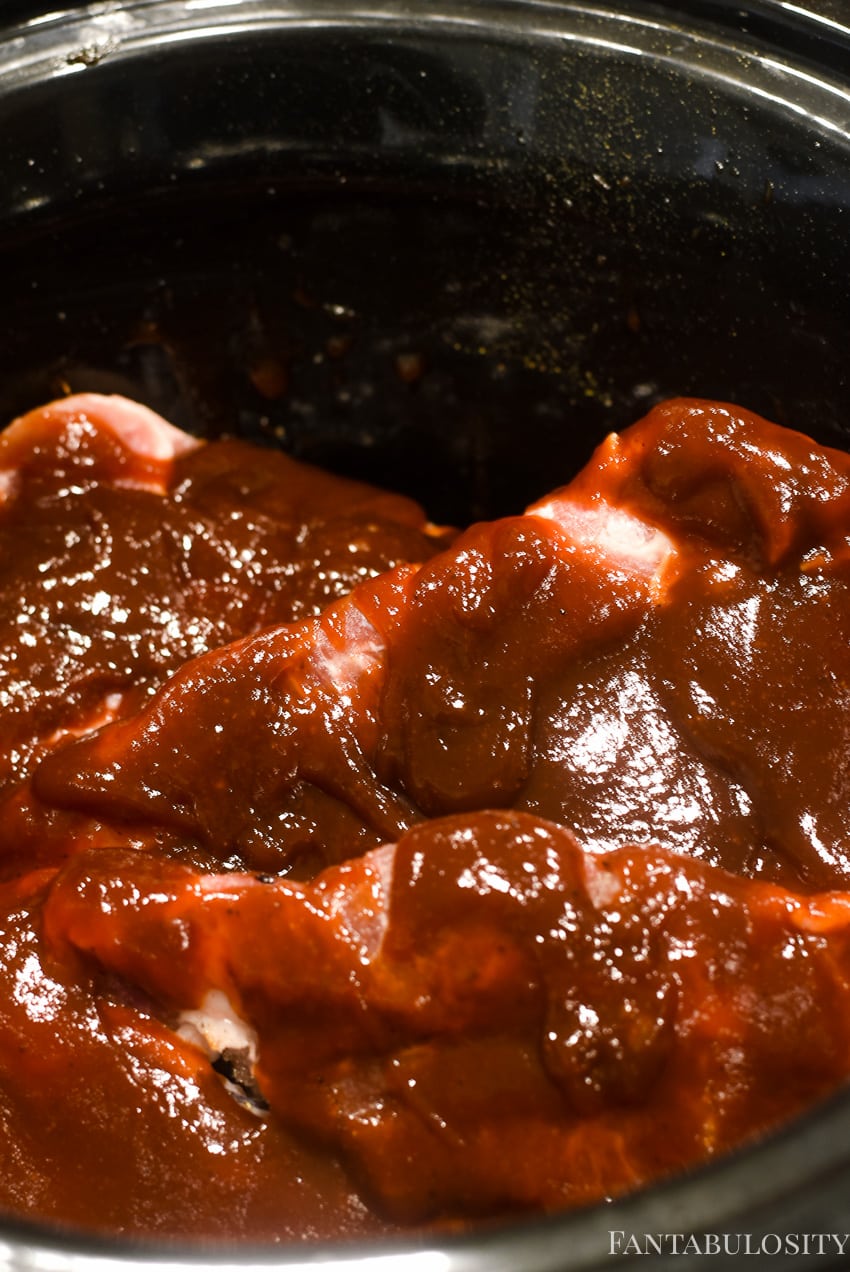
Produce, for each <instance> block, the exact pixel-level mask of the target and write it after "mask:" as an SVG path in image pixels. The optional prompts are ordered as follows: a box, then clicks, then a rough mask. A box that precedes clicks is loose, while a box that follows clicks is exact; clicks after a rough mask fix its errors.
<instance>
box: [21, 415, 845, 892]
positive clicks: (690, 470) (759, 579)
mask: <svg viewBox="0 0 850 1272" xmlns="http://www.w3.org/2000/svg"><path fill="white" fill-rule="evenodd" d="M848 513H850V459H848V457H847V456H845V455H843V454H839V453H838V452H835V451H827V450H823V449H821V448H819V447H817V446H815V444H814V443H812V442H810V441H809V440H808V439H806V438H803V437H802V436H801V435H799V434H796V433H791V432H789V431H788V430H784V429H780V428H778V427H776V426H774V425H771V424H768V423H767V422H766V421H764V420H761V419H759V418H758V417H756V416H753V415H751V414H749V413H747V412H745V411H741V410H738V409H733V408H731V407H725V406H718V405H716V404H706V403H699V402H693V401H689V400H683V401H679V402H676V403H668V404H665V405H663V406H661V407H659V408H657V409H656V410H655V411H654V412H652V413H651V414H650V415H649V416H648V417H647V418H646V419H645V420H644V421H642V422H641V423H640V424H638V425H635V426H634V428H632V429H631V430H629V431H628V432H626V433H625V434H623V436H622V437H612V438H610V439H609V440H608V441H607V442H606V443H605V444H603V446H602V447H601V448H600V450H599V452H598V453H597V455H596V456H595V458H594V459H593V460H592V461H591V463H590V465H589V466H588V468H587V469H586V470H585V472H584V473H582V474H580V475H579V476H578V477H577V478H576V479H575V480H574V481H573V482H572V483H571V484H570V485H568V486H566V487H565V488H563V489H562V490H560V491H557V492H556V493H555V494H554V495H552V496H550V497H549V498H547V499H546V500H544V501H542V502H540V503H538V504H536V505H534V506H533V507H532V508H530V509H529V511H528V512H527V513H526V514H525V515H524V516H521V517H513V518H506V519H504V520H502V521H497V522H492V523H489V524H486V525H480V526H475V527H473V528H472V529H470V530H469V531H467V532H466V533H465V534H463V535H461V536H460V537H459V538H458V539H457V540H455V542H454V543H453V544H452V545H451V547H450V548H448V549H447V550H446V551H444V552H442V553H440V554H439V555H437V556H435V557H433V558H432V559H431V560H429V561H427V562H425V563H424V564H422V565H421V566H419V567H418V568H416V567H412V566H411V567H408V568H405V569H399V570H397V571H395V573H389V574H387V575H385V576H383V577H382V578H380V579H378V580H376V581H370V582H367V583H365V584H364V585H362V586H360V587H358V588H356V589H355V590H354V591H353V592H352V593H351V595H350V596H349V598H348V599H346V600H343V601H341V602H339V603H337V604H336V605H335V606H334V607H332V608H331V609H330V610H329V611H328V612H327V613H326V614H324V615H323V616H322V617H321V618H319V619H317V620H316V621H314V622H312V623H306V624H304V625H302V626H300V627H297V628H294V627H286V628H280V629H278V630H272V631H266V632H263V633H261V634H260V635H259V636H257V637H254V638H251V639H249V640H248V641H246V642H244V643H243V644H241V645H237V646H233V647H231V648H230V649H227V650H223V651H221V652H219V653H213V654H211V655H208V656H207V657H205V658H201V659H199V660H198V661H197V662H195V663H193V664H189V665H187V666H186V667H184V668H183V669H182V670H181V671H180V673H179V674H178V675H177V676H176V677H175V678H174V680H173V681H171V682H170V683H169V684H168V685H166V686H165V688H164V689H163V691H162V692H161V694H160V696H159V697H158V698H157V699H156V700H155V701H154V702H152V703H151V704H150V705H149V706H146V707H145V708H144V709H143V710H142V711H141V712H140V713H139V714H138V715H137V716H135V717H134V718H133V719H132V720H130V721H128V722H127V723H126V724H120V725H115V726H109V727H107V728H105V729H103V730H102V731H101V732H100V733H99V734H98V735H96V736H95V737H93V738H91V739H89V740H83V741H82V742H80V743H77V744H73V745H69V746H67V747H65V748H63V749H62V751H61V752H57V753H55V754H54V755H53V756H51V757H49V758H48V759H47V760H46V761H45V762H44V764H43V765H42V766H41V768H40V769H39V772H38V774H37V776H36V779H35V781H36V789H37V791H38V793H39V795H40V797H41V798H42V799H43V800H45V801H46V802H47V803H48V804H53V805H57V806H61V807H66V808H71V809H75V810H77V811H78V812H80V813H83V814H86V815H90V816H93V817H95V818H97V819H99V820H115V819H118V820H120V821H123V822H126V823H138V824H141V823H147V824H148V825H149V826H151V827H154V828H159V829H160V830H166V831H169V833H170V832H171V831H176V832H179V835H180V836H181V837H182V839H183V840H184V841H186V840H190V841H192V842H195V843H197V844H199V845H202V846H203V848H204V850H205V851H207V852H210V853H212V854H214V855H216V856H217V857H218V859H219V860H220V861H227V862H231V863H232V864H239V863H240V862H241V863H244V864H246V865H248V866H253V867H256V868H260V869H272V868H274V869H290V868H292V867H293V863H294V864H295V868H296V869H297V870H298V872H299V873H300V875H301V876H302V877H307V876H309V874H310V873H311V871H312V872H315V870H317V869H319V868H321V866H322V865H323V864H327V863H328V862H331V861H335V860H340V859H343V858H346V857H349V856H352V855H354V854H355V853H357V852H360V851H362V850H363V849H364V848H366V847H368V846H370V845H375V844H377V843H379V842H381V841H382V840H386V839H393V838H395V837H396V836H397V835H398V834H399V833H400V832H401V831H402V830H403V829H404V828H405V827H407V826H409V825H411V824H412V823H413V822H414V821H415V820H417V819H421V818H422V817H426V816H427V817H434V816H441V815H445V814H447V813H451V812H456V811H463V810H470V809H475V808H485V807H490V808H492V807H514V808H517V809H526V810H528V811H531V812H535V813H537V814H539V815H541V816H543V817H545V818H547V819H549V820H552V821H556V822H559V823H560V824H563V825H566V826H569V827H571V828H573V829H574V830H575V831H576V833H577V834H579V836H580V837H581V838H582V839H584V840H586V841H588V842H593V843H594V844H596V845H598V846H600V847H615V846H617V845H618V844H622V843H646V844H650V843H656V842H660V843H662V844H664V845H665V846H667V847H669V848H671V849H672V850H674V851H677V852H680V853H683V854H687V855H689V856H692V857H696V858H701V859H705V860H708V861H711V862H713V863H715V864H718V865H721V866H723V867H724V868H727V869H730V870H733V871H736V872H740V873H744V874H748V875H760V876H764V877H766V878H770V879H773V880H775V881H784V882H785V883H787V884H788V885H789V886H791V885H793V886H794V887H795V888H804V889H805V888H809V889H819V888H826V887H830V886H838V885H843V884H846V883H848V882H850V814H848V811H847V810H848V807H850V805H848V800H847V789H848V785H850V767H848V765H850V761H848V755H850V747H848V741H849V740H850V738H849V737H848V730H849V729H850V699H848V691H847V688H846V686H847V685H848V684H850V641H848V637H850V588H848V586H847V583H848V573H849V572H850V556H848V551H847V542H848V540H847V534H846V526H847V523H848ZM329 650H331V651H332V653H331V655H330V656H329V653H328V651H329ZM237 708H238V710H237ZM210 775H213V776H212V778H211V777H210ZM235 792H238V796H237V797H234V793H235Z"/></svg>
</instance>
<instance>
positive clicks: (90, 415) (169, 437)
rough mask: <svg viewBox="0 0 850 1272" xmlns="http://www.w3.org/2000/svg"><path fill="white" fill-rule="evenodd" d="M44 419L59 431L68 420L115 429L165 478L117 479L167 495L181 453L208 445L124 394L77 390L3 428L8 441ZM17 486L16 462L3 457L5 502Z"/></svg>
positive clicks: (0, 474)
mask: <svg viewBox="0 0 850 1272" xmlns="http://www.w3.org/2000/svg"><path fill="white" fill-rule="evenodd" d="M45 420H49V421H50V422H51V423H53V424H55V427H56V432H57V433H61V432H63V431H64V430H65V429H66V428H67V427H68V426H69V425H73V424H92V425H94V426H95V427H96V428H101V429H104V430H107V431H108V432H110V433H112V435H113V437H115V438H116V439H117V440H118V442H120V444H121V445H122V446H123V447H124V448H125V449H126V450H127V451H129V452H130V453H131V454H132V455H135V456H136V457H137V458H139V459H141V460H145V461H147V462H148V463H155V464H161V465H162V466H163V469H164V472H163V475H162V477H156V476H154V475H153V474H144V475H143V474H138V475H136V476H134V477H132V478H127V479H126V480H125V481H119V482H117V483H116V484H118V485H126V486H129V487H132V488H134V489H141V490H150V491H152V492H153V493H155V494H164V493H165V491H166V489H167V469H168V466H169V465H170V464H171V463H173V461H174V460H175V459H178V458H179V457H180V456H181V455H187V454H190V453H191V452H192V451H194V450H197V449H198V448H199V447H200V446H203V445H204V442H203V441H202V440H201V439H200V438H197V437H193V436H192V435H191V434H190V433H186V432H184V431H183V429H180V428H177V427H176V426H175V425H174V424H169V422H168V421H167V420H165V419H163V418H162V416H161V415H157V413H156V411H152V410H151V409H150V407H147V406H143V405H142V404H141V403H139V402H132V401H131V400H130V399H129V398H125V397H122V396H121V395H120V394H104V393H76V394H73V395H72V396H71V397H67V398H61V399H59V400H57V401H56V402H51V403H49V404H48V405H47V406H45V407H41V408H38V409H36V410H34V411H31V412H29V413H28V414H27V415H22V416H19V417H18V418H17V419H16V420H13V421H12V422H11V423H10V424H9V425H8V426H7V428H6V429H4V430H3V433H2V437H3V440H4V442H5V443H6V445H7V446H8V445H11V446H12V447H14V446H15V444H16V443H18V442H20V441H25V440H26V436H27V433H28V432H29V431H30V429H35V428H37V427H38V426H39V425H43V424H44V421H45ZM18 485H19V473H18V468H17V465H14V464H12V465H9V464H6V465H4V464H3V462H2V459H1V458H0V504H3V503H7V502H9V501H10V500H12V499H13V498H14V497H15V495H16V493H17V490H18Z"/></svg>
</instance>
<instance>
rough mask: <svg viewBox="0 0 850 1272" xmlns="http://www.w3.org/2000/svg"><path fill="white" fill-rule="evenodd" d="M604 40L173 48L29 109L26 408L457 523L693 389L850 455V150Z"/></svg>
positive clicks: (247, 41) (100, 65) (20, 124)
mask: <svg viewBox="0 0 850 1272" xmlns="http://www.w3.org/2000/svg"><path fill="white" fill-rule="evenodd" d="M635 33H636V34H637V35H638V36H640V37H641V38H643V39H644V40H646V39H647V32H646V31H643V32H641V31H640V29H639V28H638V27H637V26H636V27H635V31H634V32H632V36H633V37H634V35H635ZM579 34H581V31H579ZM591 34H592V33H591V32H589V33H588V40H587V43H586V44H584V46H582V44H581V43H580V42H579V43H578V44H577V45H576V47H575V48H572V47H569V46H567V47H568V52H567V53H565V46H563V45H560V44H559V43H558V41H557V40H554V39H552V40H546V39H543V38H540V37H539V36H538V37H536V38H535V36H534V35H533V34H532V33H530V32H528V31H526V32H523V31H522V29H521V27H520V26H519V25H517V26H514V27H509V28H507V29H505V30H503V31H501V32H499V33H497V34H494V33H493V32H492V31H488V30H487V29H486V26H485V27H482V30H481V32H478V33H475V34H473V35H470V34H469V33H468V31H465V30H461V31H457V30H451V29H448V30H444V31H439V30H437V29H436V28H428V27H427V26H423V28H422V30H421V31H420V32H416V31H414V32H413V33H410V32H409V31H407V32H403V33H399V32H398V31H391V32H389V33H384V35H383V36H382V37H380V38H379V37H378V36H376V34H375V33H374V31H370V30H368V29H367V28H361V29H358V28H357V27H356V26H355V27H354V28H353V29H350V30H345V31H343V30H338V29H334V27H333V26H329V27H327V28H325V29H322V28H321V27H320V28H318V29H310V28H308V29H286V28H281V29H279V30H278V31H277V32H270V31H263V32H261V33H257V32H255V33H248V34H242V35H239V34H228V36H227V38H224V39H213V38H204V39H201V38H200V37H199V38H197V39H196V40H194V41H187V42H185V43H180V42H178V43H174V44H167V43H161V44H160V43H158V42H157V35H156V31H155V30H154V31H152V32H151V34H150V37H149V41H148V42H147V43H145V44H141V45H140V47H139V48H138V49H136V50H135V51H134V56H133V57H132V58H122V57H121V56H119V55H118V54H110V52H109V46H108V42H107V44H105V45H104V48H105V50H106V52H105V55H104V56H103V58H102V60H98V58H99V56H100V55H99V54H96V53H95V52H92V51H91V50H88V52H87V56H88V57H89V61H90V62H91V63H92V64H91V65H89V64H86V65H82V64H80V63H76V64H73V65H74V69H75V71H77V72H78V73H75V74H71V75H68V74H63V75H62V76H60V77H57V76H55V75H54V76H47V77H45V78H43V79H41V80H40V82H34V83H32V84H30V85H28V86H27V90H26V91H25V92H21V91H18V92H15V93H11V94H8V95H7V96H6V97H5V98H3V99H2V102H0V118H2V127H3V133H4V136H5V137H6V138H7V142H8V144H9V153H8V155H7V160H6V164H7V170H8V171H9V173H10V175H11V178H12V180H11V181H10V182H8V183H7V185H6V195H5V206H4V207H2V208H0V216H2V220H1V221H0V224H2V242H0V251H2V271H3V280H4V288H3V294H4V307H5V314H6V334H5V339H4V341H3V347H2V350H0V410H1V411H2V415H3V417H4V418H7V419H8V418H11V417H12V416H13V415H14V414H16V413H18V412H20V411H21V410H23V409H24V408H26V407H29V406H32V405H34V404H35V403H37V402H39V401H43V400H45V399H47V398H49V397H51V396H55V395H56V394H57V393H61V392H63V391H66V390H67V389H68V388H71V389H74V390H76V389H82V388H98V389H111V388H116V389H121V390H123V391H125V392H128V393H130V394H133V395H136V396H139V397H141V398H142V399H143V400H144V401H146V402H148V403H149V404H151V405H152V406H154V407H156V408H157V409H159V410H160V411H162V412H163V413H164V414H165V415H166V416H167V417H169V418H171V419H173V420H174V421H175V422H177V423H179V424H181V425H183V426H185V427H189V428H191V429H194V430H197V431H201V432H204V433H207V434H208V435H218V434H220V433H222V432H230V433H238V434H242V435H246V436H250V437H252V438H257V437H259V438H265V439H267V440H268V441H269V442H270V443H271V444H273V445H279V444H283V445H284V446H285V447H287V448H289V449H291V450H292V451H293V452H294V453H295V454H297V455H299V456H302V457H305V458H309V459H311V460H314V461H316V462H319V463H322V464H326V465H328V466H330V467H332V468H334V469H337V470H340V471H346V472H351V473H356V474H358V475H366V476H368V477H369V478H370V479H372V480H375V481H377V482H383V483H387V484H389V485H392V486H394V487H396V488H400V489H403V490H405V491H408V492H410V493H412V494H414V495H416V496H418V497H419V498H420V499H422V500H423V501H424V502H425V504H426V506H427V507H428V509H429V511H430V513H431V514H432V516H434V517H435V518H436V519H438V520H439V519H446V520H451V521H454V522H467V521H469V520H473V519H475V518H478V517H481V516H489V515H493V514H495V513H502V512H505V511H510V510H518V509H520V508H522V507H523V506H524V504H526V503H527V502H528V501H529V500H530V499H532V498H533V497H534V496H536V495H538V494H540V493H541V491H543V490H545V489H547V488H549V487H551V486H552V484H553V482H557V481H560V480H566V479H567V477H568V476H569V475H570V474H571V473H572V472H574V471H575V470H576V468H577V467H578V466H579V465H580V464H581V463H582V462H583V461H584V460H585V459H586V457H587V455H588V454H589V451H590V449H591V448H592V446H593V445H594V444H595V443H596V442H597V441H598V440H599V439H600V438H601V437H602V436H603V435H604V433H606V432H607V431H609V430H610V429H612V428H619V427H622V426H624V425H625V424H627V423H629V422H630V421H631V420H633V419H635V418H637V417H639V416H640V415H641V414H642V413H644V411H645V410H646V409H647V408H648V406H649V405H650V404H651V403H652V402H654V401H656V400H658V399H660V398H663V397H665V396H669V395H672V394H691V395H700V396H706V397H713V398H718V399H724V400H729V401H736V402H739V403H741V404H744V405H746V406H748V407H749V408H750V409H753V410H756V411H759V412H761V413H763V414H765V415H767V416H768V417H769V418H772V419H774V420H775V421H777V422H780V423H783V424H788V425H792V426H796V427H799V428H801V429H802V430H804V431H807V432H810V433H812V434H813V435H814V436H815V437H816V438H818V440H822V441H830V442H837V443H839V444H840V443H841V442H842V441H843V440H844V438H845V437H846V430H847V417H848V413H847V409H846V406H847V390H848V372H847V360H846V356H845V350H846V340H847V331H848V327H849V326H850V298H848V295H847V290H846V287H845V285H844V280H845V277H846V272H847V265H848V261H847V255H848V250H850V249H848V239H847V237H846V236H842V234H841V224H842V218H843V215H844V213H843V208H842V203H845V202H850V196H848V197H847V198H845V196H846V195H848V181H850V172H848V161H847V156H846V155H845V154H843V153H841V154H839V153H837V146H836V144H835V142H834V139H832V138H831V137H830V136H829V134H828V133H827V134H825V135H823V136H818V135H815V132H814V131H813V130H812V128H811V127H810V126H807V124H806V121H805V118H802V119H801V118H799V117H795V116H794V115H793V114H789V111H788V109H787V105H786V104H784V103H782V102H781V101H780V100H779V98H778V97H777V99H776V101H775V102H771V101H769V100H768V101H766V100H764V98H763V97H762V98H759V97H757V96H756V95H755V94H752V95H751V96H748V95H747V91H746V79H747V76H748V74H750V70H748V68H747V67H746V66H745V65H743V64H742V67H741V69H740V74H741V80H742V82H741V83H738V84H724V83H723V80H722V77H721V76H720V75H718V77H717V78H716V79H713V78H712V76H711V75H710V74H704V73H703V72H702V70H701V69H700V70H699V73H697V69H695V67H694V66H691V65H687V63H686V61H685V58H686V56H691V54H692V50H690V51H689V50H688V49H684V50H680V51H679V54H678V55H679V57H680V62H679V63H678V64H677V62H676V59H675V51H674V55H673V56H672V57H671V55H670V54H669V53H668V55H667V57H666V58H660V57H658V56H657V55H656V54H655V51H654V49H652V48H650V49H649V50H647V51H645V52H644V53H643V54H642V55H641V56H640V57H635V56H629V55H628V54H627V53H621V52H617V51H616V50H614V49H607V50H606V49H605V48H597V49H594V47H593V43H592V39H590V38H589V37H590V35H591ZM615 34H616V33H615ZM654 38H655V37H654V36H653V39H654ZM85 53H86V51H85V50H83V52H81V53H80V57H81V58H82V57H83V56H84V54H85ZM700 56H703V55H702V54H701V55H700ZM704 56H705V57H706V59H707V61H708V62H709V63H710V61H711V57H712V51H711V49H710V48H708V47H707V52H706V53H705V55H704ZM716 56H718V57H721V54H716ZM723 56H725V55H723ZM721 60H722V57H721ZM720 69H721V70H723V71H724V73H725V68H720Z"/></svg>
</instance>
